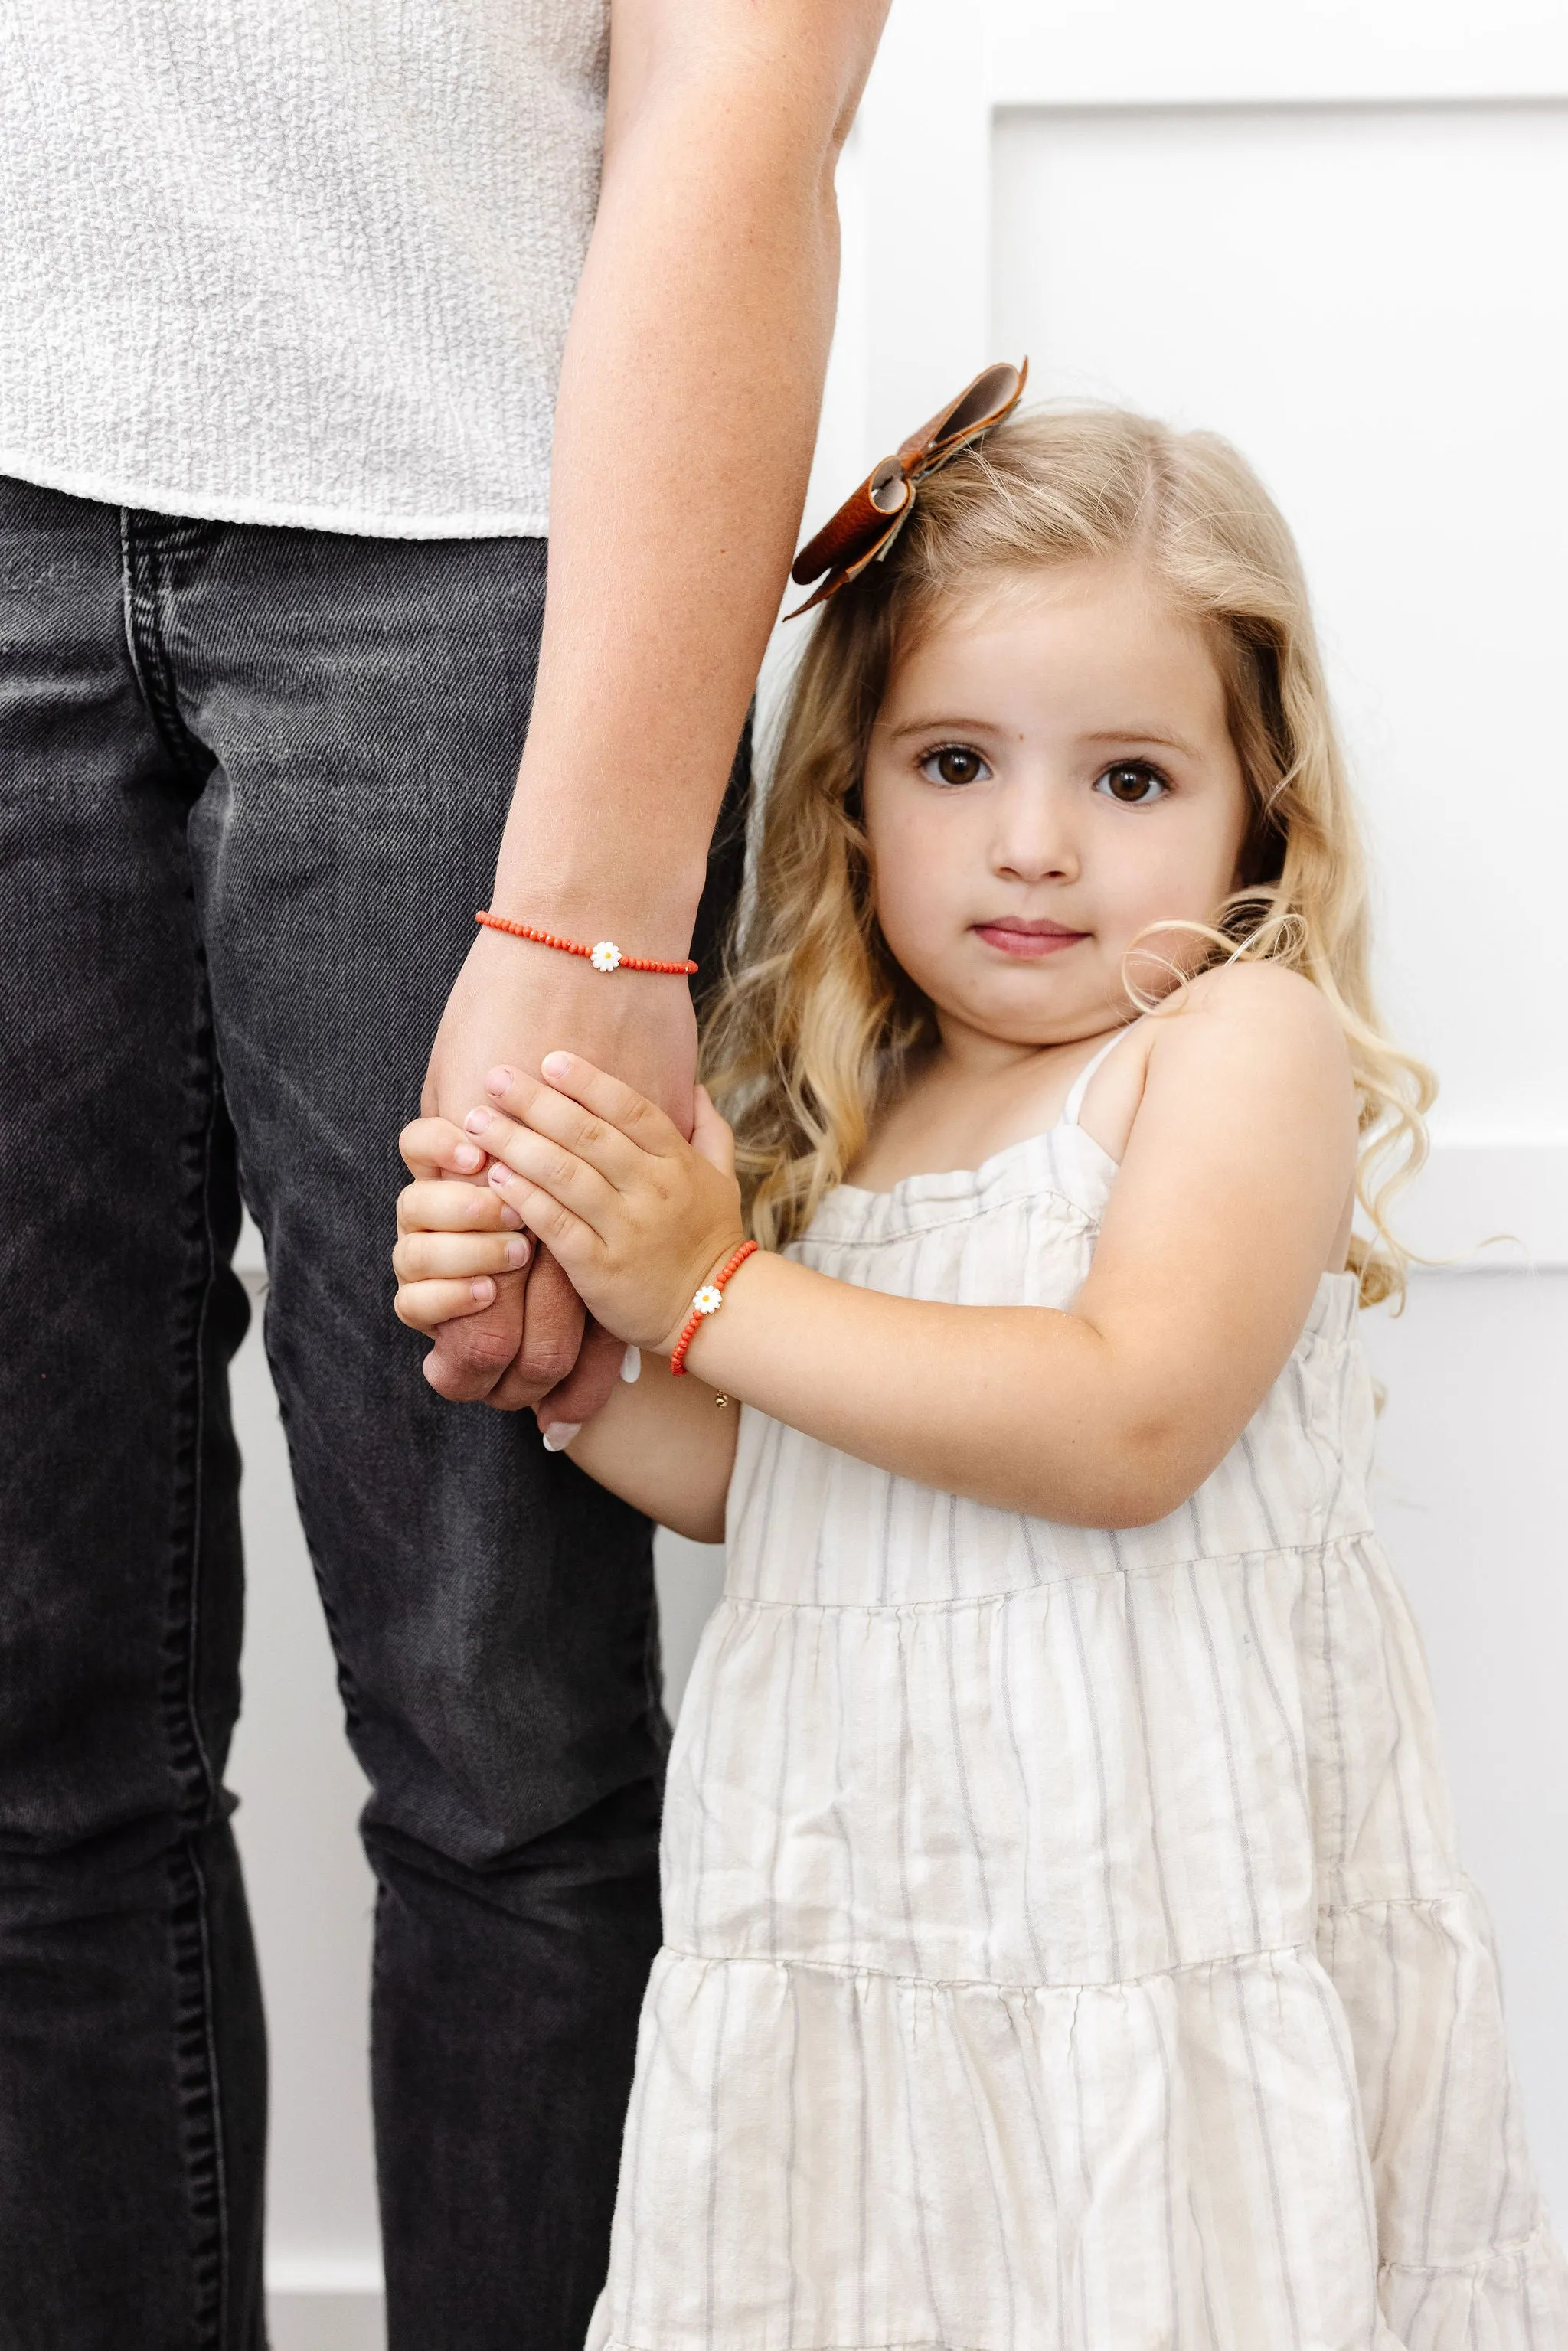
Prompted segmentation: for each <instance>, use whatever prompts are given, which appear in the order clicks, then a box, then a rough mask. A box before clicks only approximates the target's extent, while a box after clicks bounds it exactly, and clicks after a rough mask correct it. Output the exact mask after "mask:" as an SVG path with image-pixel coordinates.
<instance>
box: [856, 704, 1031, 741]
mask: <svg viewBox="0 0 1568 2351" xmlns="http://www.w3.org/2000/svg"><path fill="white" fill-rule="evenodd" d="M884 724H885V722H884V721H883V720H882V719H878V720H877V721H876V722H875V726H876V728H877V730H878V731H879V732H880V731H881V730H882V729H883V726H884ZM944 730H946V732H947V733H948V734H951V735H1005V734H1006V733H1007V731H1008V730H1007V728H1006V727H1005V726H998V724H997V722H996V720H995V719H994V718H954V717H952V716H949V715H948V714H947V713H946V711H940V712H938V713H937V715H936V716H935V717H932V718H906V719H905V720H904V724H903V726H889V727H887V728H886V732H887V737H888V740H889V741H890V742H893V743H897V742H901V741H902V740H903V738H904V736H905V735H940V734H941V733H943V732H944Z"/></svg>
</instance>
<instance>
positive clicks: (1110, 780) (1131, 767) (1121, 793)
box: [1094, 759, 1170, 808]
mask: <svg viewBox="0 0 1568 2351" xmlns="http://www.w3.org/2000/svg"><path fill="white" fill-rule="evenodd" d="M1094 789H1095V790H1096V791H1097V792H1098V791H1103V792H1104V793H1105V795H1106V797H1107V798H1108V799H1113V800H1120V802H1121V803H1122V806H1123V807H1124V808H1149V807H1151V806H1152V805H1153V803H1154V802H1155V800H1158V799H1164V798H1165V796H1166V792H1167V791H1168V790H1169V789H1170V787H1169V785H1168V784H1167V783H1166V779H1165V778H1164V777H1163V776H1161V775H1158V774H1156V773H1155V769H1154V768H1149V767H1145V764H1144V762H1143V760H1142V759H1119V760H1118V761H1117V763H1116V765H1115V766H1114V767H1113V768H1106V770H1105V772H1104V774H1103V776H1101V777H1100V778H1099V779H1098V780H1097V782H1096V784H1095V786H1094Z"/></svg>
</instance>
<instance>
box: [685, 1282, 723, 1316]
mask: <svg viewBox="0 0 1568 2351" xmlns="http://www.w3.org/2000/svg"><path fill="white" fill-rule="evenodd" d="M723 1304H724V1292H723V1290H720V1289H719V1287H718V1286H717V1284H716V1282H712V1281H705V1282H704V1284H703V1286H702V1288H701V1289H700V1290H698V1292H697V1294H696V1296H695V1298H694V1299H693V1301H692V1312H693V1313H694V1314H716V1313H717V1312H718V1310H719V1308H720V1307H721V1306H722V1305H723Z"/></svg>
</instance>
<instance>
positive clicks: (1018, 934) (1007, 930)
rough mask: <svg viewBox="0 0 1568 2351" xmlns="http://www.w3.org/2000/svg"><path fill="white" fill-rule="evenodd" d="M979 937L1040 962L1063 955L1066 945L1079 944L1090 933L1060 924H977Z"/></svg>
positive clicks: (988, 942) (1010, 954)
mask: <svg viewBox="0 0 1568 2351" xmlns="http://www.w3.org/2000/svg"><path fill="white" fill-rule="evenodd" d="M974 930H975V936H976V937H977V938H979V939H984V940H985V942H986V945H987V946H992V947H999V948H1000V949H1001V952H1002V953H1003V955H1009V956H1019V957H1021V958H1022V959H1024V960H1025V961H1030V962H1038V961H1039V959H1040V956H1049V955H1059V954H1060V953H1061V950H1062V949H1063V948H1064V947H1075V946H1077V945H1078V944H1079V942H1080V940H1082V939H1086V938H1087V937H1088V936H1089V934H1088V932H1087V931H1067V930H1063V929H1062V927H1061V924H1060V923H1011V922H1002V923H977V924H976V925H974Z"/></svg>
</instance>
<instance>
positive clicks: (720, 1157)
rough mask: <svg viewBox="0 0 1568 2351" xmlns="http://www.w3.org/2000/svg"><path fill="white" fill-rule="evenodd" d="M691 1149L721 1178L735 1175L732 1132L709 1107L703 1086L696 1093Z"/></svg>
mask: <svg viewBox="0 0 1568 2351" xmlns="http://www.w3.org/2000/svg"><path fill="white" fill-rule="evenodd" d="M692 1149H693V1150H694V1151H695V1152H696V1153H697V1154H698V1155H699V1156H700V1157H701V1158H704V1159H706V1161H707V1163H708V1165H709V1166H710V1167H716V1168H717V1169H718V1170H719V1173H720V1174H721V1175H734V1174H735V1131H734V1129H733V1128H732V1127H731V1126H729V1125H728V1124H727V1122H726V1121H725V1120H724V1119H723V1118H721V1117H720V1116H719V1113H718V1112H717V1111H716V1110H715V1108H714V1106H713V1096H712V1095H711V1094H710V1093H709V1092H708V1090H707V1088H706V1086H699V1087H698V1088H697V1090H696V1116H695V1120H694V1121H693V1124H692Z"/></svg>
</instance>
